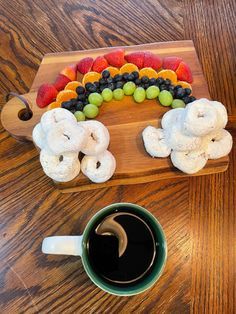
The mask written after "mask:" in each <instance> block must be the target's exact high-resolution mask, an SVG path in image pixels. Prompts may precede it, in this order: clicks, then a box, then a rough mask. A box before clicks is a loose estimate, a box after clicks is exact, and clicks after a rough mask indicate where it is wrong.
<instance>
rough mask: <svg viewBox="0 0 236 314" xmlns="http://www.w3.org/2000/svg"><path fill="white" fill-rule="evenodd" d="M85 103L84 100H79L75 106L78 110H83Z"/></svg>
mask: <svg viewBox="0 0 236 314" xmlns="http://www.w3.org/2000/svg"><path fill="white" fill-rule="evenodd" d="M83 108H84V103H83V102H82V101H77V104H76V106H75V109H76V111H83Z"/></svg>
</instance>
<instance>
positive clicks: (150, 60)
mask: <svg viewBox="0 0 236 314" xmlns="http://www.w3.org/2000/svg"><path fill="white" fill-rule="evenodd" d="M161 66H162V59H161V58H160V57H159V56H157V55H155V54H154V53H152V52H148V51H147V52H144V61H143V67H144V68H153V69H154V70H158V69H160V68H161Z"/></svg>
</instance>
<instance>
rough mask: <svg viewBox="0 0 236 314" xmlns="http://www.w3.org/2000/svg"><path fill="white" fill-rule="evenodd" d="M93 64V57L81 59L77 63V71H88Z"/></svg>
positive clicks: (83, 72) (84, 72)
mask: <svg viewBox="0 0 236 314" xmlns="http://www.w3.org/2000/svg"><path fill="white" fill-rule="evenodd" d="M92 65H93V58H90V57H87V58H83V59H82V60H80V61H79V62H78V64H77V71H79V72H80V73H82V74H86V73H88V72H89V71H90V70H91V68H92Z"/></svg>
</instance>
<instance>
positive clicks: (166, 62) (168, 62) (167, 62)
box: [162, 57, 183, 71]
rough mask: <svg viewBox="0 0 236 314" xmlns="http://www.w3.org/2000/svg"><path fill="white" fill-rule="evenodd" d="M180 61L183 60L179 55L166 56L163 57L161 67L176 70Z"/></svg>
mask: <svg viewBox="0 0 236 314" xmlns="http://www.w3.org/2000/svg"><path fill="white" fill-rule="evenodd" d="M181 61H183V59H181V58H179V57H166V58H164V59H163V64H162V67H163V69H168V70H172V71H176V69H177V68H178V66H179V64H180V62H181Z"/></svg>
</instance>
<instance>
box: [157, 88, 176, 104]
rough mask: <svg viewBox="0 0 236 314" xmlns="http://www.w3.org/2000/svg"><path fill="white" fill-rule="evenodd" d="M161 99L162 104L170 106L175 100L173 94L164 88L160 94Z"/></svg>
mask: <svg viewBox="0 0 236 314" xmlns="http://www.w3.org/2000/svg"><path fill="white" fill-rule="evenodd" d="M159 101H160V103H161V105H162V106H170V105H171V104H172V101H173V96H172V94H171V93H170V92H168V91H167V90H162V91H161V92H160V94H159Z"/></svg>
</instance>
